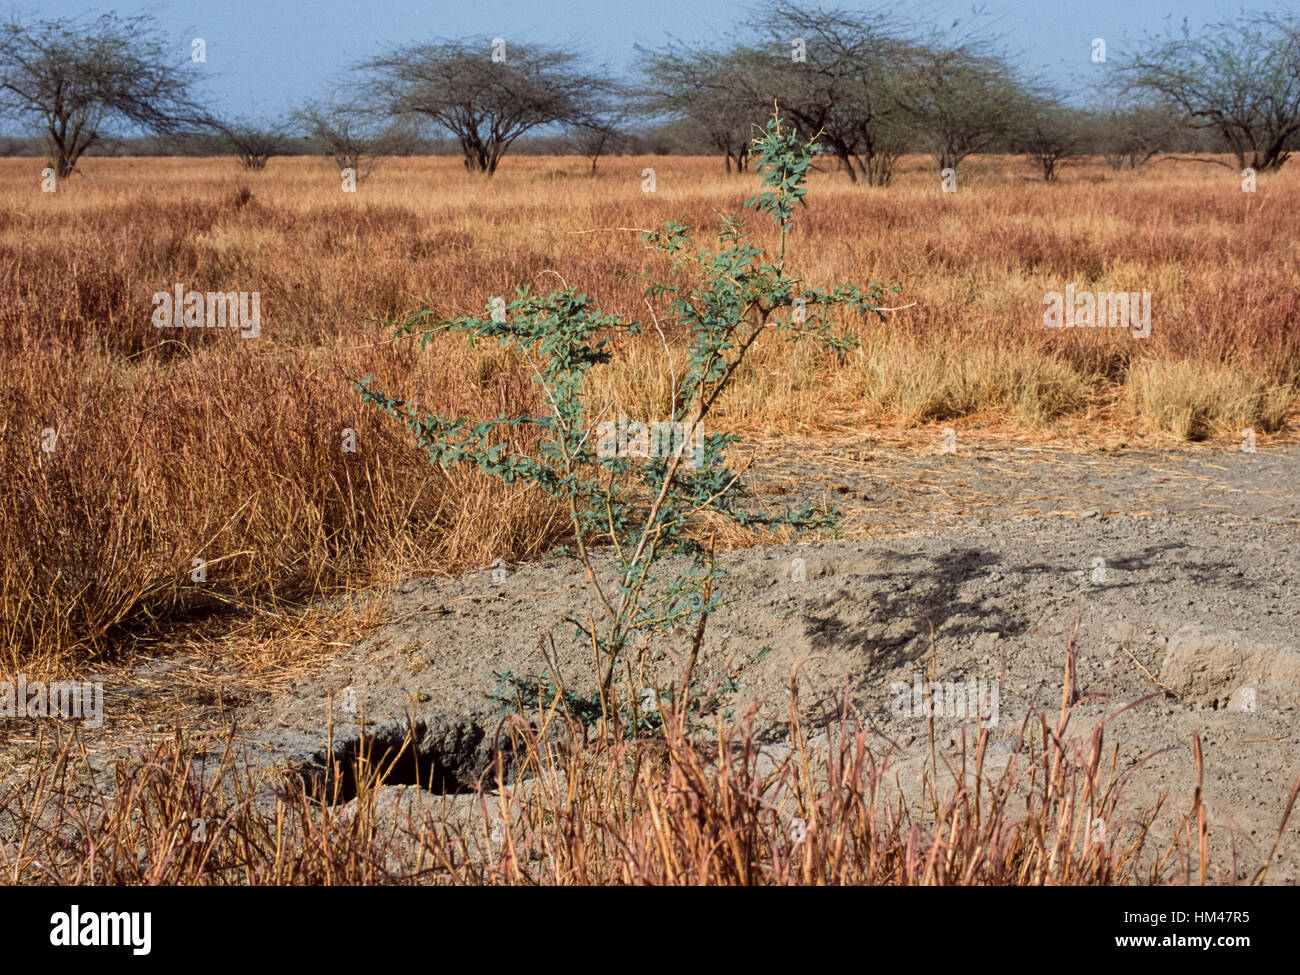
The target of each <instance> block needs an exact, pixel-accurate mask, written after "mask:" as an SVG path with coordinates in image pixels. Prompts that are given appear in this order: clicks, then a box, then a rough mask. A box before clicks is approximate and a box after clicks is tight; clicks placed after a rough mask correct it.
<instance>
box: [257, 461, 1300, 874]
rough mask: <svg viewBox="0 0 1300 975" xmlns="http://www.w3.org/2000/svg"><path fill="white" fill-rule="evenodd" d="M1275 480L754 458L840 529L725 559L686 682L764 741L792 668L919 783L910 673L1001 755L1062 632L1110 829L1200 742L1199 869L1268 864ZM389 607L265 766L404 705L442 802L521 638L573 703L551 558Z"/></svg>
mask: <svg viewBox="0 0 1300 975" xmlns="http://www.w3.org/2000/svg"><path fill="white" fill-rule="evenodd" d="M1298 477H1300V450H1297V449H1296V448H1294V447H1286V448H1279V449H1276V450H1274V451H1271V452H1270V451H1264V450H1260V451H1259V452H1257V453H1254V454H1246V453H1242V452H1240V451H1230V450H1227V449H1224V448H1219V449H1217V450H1216V449H1213V448H1202V449H1199V450H1184V451H1179V452H1174V453H1123V454H1109V455H1106V454H1101V455H1099V454H1096V453H1093V454H1088V455H1071V454H1067V453H1064V452H1050V451H1031V450H1025V451H1007V450H1005V449H1004V450H997V451H995V450H980V449H978V448H975V449H971V448H970V447H966V448H965V449H959V450H958V451H957V452H956V453H953V454H942V453H938V452H935V453H932V454H928V455H923V454H917V453H916V452H914V451H913V452H888V451H881V450H879V449H872V448H871V447H869V446H866V445H864V446H862V447H854V446H852V445H848V446H841V447H838V448H826V447H818V448H811V447H809V448H802V449H800V448H794V449H785V450H783V451H782V452H781V459H780V460H779V461H777V460H774V459H773V458H764V457H760V458H759V459H758V462H757V463H756V465H755V468H754V470H753V473H752V476H751V477H750V479H749V483H750V486H751V487H752V488H753V490H754V493H755V496H756V498H757V499H758V501H759V502H760V503H772V502H774V501H776V502H779V503H782V504H784V503H787V502H794V501H798V500H801V499H802V498H805V497H814V498H822V497H826V498H829V499H831V500H832V501H834V500H836V499H839V500H840V501H842V502H844V509H845V514H846V523H845V532H844V534H845V536H846V538H845V540H841V541H835V542H817V543H812V544H807V545H793V546H783V547H775V548H760V549H752V550H746V551H739V552H734V553H731V554H729V555H728V556H727V557H726V562H725V567H726V571H727V577H726V579H725V580H724V581H723V582H722V583H721V585H720V587H719V590H718V591H719V593H720V594H721V596H722V598H723V601H724V605H723V607H722V608H721V609H720V610H719V611H718V612H716V613H715V614H713V616H712V617H711V619H710V621H709V629H708V635H707V638H706V640H705V645H704V650H703V653H702V656H701V664H700V667H701V673H702V674H703V676H704V677H705V683H706V684H709V683H711V682H718V681H723V680H729V681H730V685H731V686H732V687H733V688H734V689H733V690H732V691H730V692H729V693H728V694H726V695H725V696H723V697H722V698H721V707H723V708H724V709H726V710H729V711H732V712H734V713H737V714H739V713H743V712H744V711H745V710H746V709H747V708H749V707H751V706H752V707H753V708H755V709H756V715H757V722H758V728H759V729H760V732H761V734H762V735H763V736H764V738H765V739H766V740H769V741H772V742H779V741H780V739H781V738H782V736H783V734H784V732H785V729H786V724H785V722H786V720H787V717H788V697H787V690H786V689H787V687H788V684H789V680H790V675H791V673H792V671H793V669H794V668H795V667H796V665H801V669H800V670H799V675H800V685H799V686H800V699H801V702H802V704H803V705H804V706H805V710H806V711H807V712H808V713H809V714H810V715H811V716H814V717H815V716H816V715H817V714H820V713H825V712H826V711H832V712H833V711H835V710H836V709H837V708H838V706H839V704H840V703H841V702H842V701H843V700H844V697H845V695H847V696H848V698H849V700H851V701H852V703H853V704H854V705H855V706H856V707H857V708H858V709H859V714H860V716H861V717H860V719H861V720H863V721H866V722H869V723H871V724H872V725H874V726H875V727H876V729H877V730H878V731H879V732H880V734H881V735H883V736H885V737H886V738H888V740H889V741H891V742H893V743H894V745H895V746H896V748H897V751H896V764H897V766H898V767H899V768H903V769H906V768H908V767H917V768H919V764H920V763H922V762H923V761H924V760H926V759H927V758H928V754H929V740H928V730H927V729H928V722H927V721H926V718H925V717H924V716H921V715H913V714H906V713H904V712H905V711H906V708H904V707H902V706H901V704H900V702H906V701H907V700H909V698H908V697H907V696H906V695H905V694H904V693H903V692H902V691H901V688H900V686H899V685H907V686H908V687H912V686H914V685H915V682H916V681H917V680H925V679H928V678H927V675H928V672H929V668H930V667H931V666H932V665H933V666H934V667H935V673H936V675H937V679H938V680H939V681H941V682H956V683H965V682H973V683H974V684H975V685H976V687H977V688H979V687H981V686H982V687H983V688H984V689H985V692H986V694H985V698H984V708H985V715H986V717H992V710H993V709H992V703H993V699H992V698H991V697H990V696H989V695H990V694H991V693H992V692H991V691H989V690H988V689H989V688H990V687H992V686H994V684H995V685H996V688H997V691H996V693H997V698H996V702H997V708H996V710H997V714H996V719H997V723H996V726H995V728H994V730H993V735H992V739H993V745H994V749H995V753H996V752H997V751H999V750H1000V751H1003V752H1005V751H1006V750H1008V749H1009V748H1010V745H1011V744H1012V743H1013V742H1014V741H1015V739H1016V738H1017V736H1018V735H1019V733H1020V728H1021V725H1022V721H1023V719H1024V718H1025V716H1026V714H1028V713H1030V712H1031V711H1045V712H1047V713H1048V714H1049V716H1055V715H1056V713H1057V712H1058V711H1059V707H1060V701H1061V696H1062V682H1063V674H1064V663H1065V658H1066V652H1067V647H1068V645H1069V643H1070V639H1071V633H1072V632H1073V630H1074V628H1075V626H1076V622H1077V627H1078V629H1077V637H1076V648H1077V654H1078V660H1079V663H1078V685H1077V690H1078V694H1079V696H1080V698H1081V702H1080V704H1079V707H1078V710H1077V711H1076V713H1075V715H1074V717H1073V719H1072V721H1071V726H1070V727H1071V729H1072V730H1073V731H1074V732H1076V733H1079V734H1082V733H1085V732H1088V731H1090V730H1091V728H1092V727H1093V725H1094V724H1095V723H1096V721H1098V720H1100V719H1101V718H1103V717H1105V716H1107V715H1112V714H1115V713H1116V712H1118V711H1120V710H1121V709H1122V708H1123V707H1124V706H1125V705H1127V704H1131V703H1133V702H1140V703H1138V704H1137V705H1136V706H1135V707H1132V708H1130V709H1128V710H1125V711H1124V712H1123V713H1122V714H1121V715H1119V716H1118V717H1116V718H1115V719H1114V720H1113V721H1112V722H1111V723H1110V724H1109V725H1108V730H1107V740H1108V741H1109V742H1110V743H1112V744H1118V745H1119V753H1118V756H1117V761H1118V766H1119V768H1121V769H1127V770H1129V771H1130V772H1131V773H1132V774H1131V776H1130V777H1129V779H1128V781H1127V784H1126V786H1125V795H1126V796H1127V801H1126V808H1127V809H1128V810H1129V811H1130V813H1131V814H1132V815H1134V816H1136V815H1137V813H1138V812H1139V811H1140V810H1141V809H1143V808H1146V807H1148V806H1150V805H1152V804H1154V802H1155V801H1156V800H1157V799H1158V798H1159V796H1160V795H1161V794H1163V793H1165V792H1166V791H1168V793H1169V800H1168V802H1167V803H1166V813H1165V814H1164V815H1162V817H1161V819H1159V820H1157V822H1156V825H1155V828H1154V829H1153V836H1154V838H1155V839H1157V840H1159V839H1161V838H1167V837H1168V836H1169V831H1170V830H1171V829H1173V828H1175V827H1176V825H1177V819H1178V818H1179V817H1181V816H1182V815H1183V814H1184V813H1185V812H1186V810H1187V809H1188V808H1189V807H1190V804H1191V797H1192V790H1193V787H1194V785H1195V768H1194V765H1193V759H1192V736H1193V734H1197V735H1199V737H1200V740H1201V743H1202V746H1203V749H1204V756H1205V795H1206V801H1207V805H1208V808H1209V810H1210V817H1211V824H1212V827H1214V828H1215V829H1216V835H1217V837H1218V840H1217V843H1216V845H1215V857H1216V862H1217V863H1218V864H1219V866H1220V867H1221V868H1223V869H1227V868H1228V863H1229V860H1230V857H1231V855H1232V849H1233V848H1235V853H1236V856H1237V858H1238V860H1239V863H1240V870H1239V872H1240V873H1241V874H1242V875H1246V874H1248V873H1249V872H1250V871H1253V869H1254V868H1256V867H1258V866H1259V865H1260V864H1261V863H1262V862H1263V860H1264V858H1265V857H1266V856H1267V852H1268V848H1269V846H1270V845H1271V843H1272V841H1273V837H1274V834H1275V831H1276V828H1277V825H1278V823H1279V822H1280V821H1281V817H1282V812H1283V808H1284V805H1285V802H1286V799H1287V795H1288V793H1289V789H1290V786H1291V783H1292V782H1293V780H1294V778H1295V776H1296V774H1297V773H1300V747H1297V746H1298V745H1300V638H1298V637H1297V632H1298V630H1300V625H1298V624H1300V604H1297V602H1296V600H1295V599H1294V593H1295V591H1296V582H1297V575H1298V574H1300V502H1298V501H1297V495H1296V491H1295V488H1294V485H1295V484H1296V483H1297V478H1298ZM799 560H802V561H799ZM672 568H673V567H672V566H670V567H668V569H667V570H666V571H671V569H672ZM800 580H802V581H800ZM391 610H392V613H393V617H394V621H393V622H392V623H390V624H389V625H387V626H386V627H384V628H382V629H381V630H379V631H377V632H376V633H375V634H373V635H372V636H371V637H370V638H368V639H367V640H365V641H363V642H362V643H361V644H359V645H357V646H356V647H354V648H352V649H350V650H348V651H345V652H344V653H342V654H340V656H339V657H338V658H337V659H336V660H335V661H334V662H333V664H332V666H331V667H330V668H328V669H327V671H326V672H325V673H322V674H319V675H314V676H312V677H309V678H304V679H302V680H300V681H298V682H296V684H295V685H294V686H293V687H292V688H291V689H290V691H289V692H288V693H287V694H286V695H283V696H281V697H280V698H279V699H278V700H277V701H275V702H274V704H273V706H272V709H271V713H270V715H269V717H270V720H268V721H264V722H263V724H264V726H265V727H266V729H267V730H268V734H267V735H266V736H265V737H262V738H261V739H260V740H261V745H262V747H264V748H266V749H267V753H268V754H267V757H268V758H271V757H272V756H278V757H279V758H280V759H281V760H283V759H284V758H285V756H286V755H288V756H296V760H299V761H303V762H309V761H310V755H311V753H312V752H313V751H316V752H319V749H320V747H321V745H322V744H323V738H322V729H323V727H324V724H325V712H326V706H327V695H330V694H332V695H333V700H334V702H335V707H336V708H337V707H338V705H339V702H340V701H342V700H344V699H345V698H350V699H352V700H355V701H356V704H357V708H358V711H360V710H362V709H364V712H365V714H366V718H367V721H368V723H369V722H373V723H374V728H378V729H383V728H385V727H394V728H396V727H398V726H400V725H401V724H402V723H404V720H405V719H404V715H407V714H408V713H413V714H415V715H416V717H417V719H418V720H420V721H421V722H422V728H423V729H424V733H425V739H426V740H425V747H427V748H428V749H429V750H430V751H431V752H432V753H433V754H441V755H442V756H443V761H442V769H443V773H444V774H443V775H442V777H441V779H440V781H441V782H442V784H443V786H444V787H445V788H452V789H454V788H458V787H463V786H465V785H466V784H467V783H468V782H469V781H471V780H472V779H473V777H474V776H475V775H476V774H477V772H478V771H481V770H482V769H484V768H485V767H486V765H487V762H488V760H489V757H490V755H491V741H492V734H493V730H494V728H495V727H496V720H497V718H496V715H497V710H496V706H495V705H494V704H493V702H490V701H489V700H488V699H487V697H486V692H487V691H489V690H490V689H491V688H492V686H493V684H492V680H491V678H490V674H491V672H492V671H503V670H510V671H513V672H515V673H516V674H545V673H546V662H545V660H544V657H543V654H542V652H541V650H540V649H539V646H538V634H539V632H541V633H546V634H548V635H549V636H553V637H554V639H555V646H556V650H557V661H558V665H559V668H560V671H561V673H562V674H563V676H564V678H565V680H566V682H568V683H569V684H570V685H572V686H574V687H577V688H579V689H589V688H590V687H591V686H592V681H591V679H590V675H591V673H592V671H593V667H592V661H591V650H590V647H589V646H584V645H583V644H582V643H581V642H580V641H579V640H577V639H576V638H575V636H574V634H573V631H572V628H571V627H569V626H568V625H566V624H563V623H560V622H559V621H558V617H559V616H560V615H561V614H563V613H570V614H573V615H580V616H585V615H586V614H587V613H588V612H594V611H595V604H594V601H593V600H592V599H591V598H590V597H589V594H588V589H587V585H586V583H585V580H584V577H583V575H582V574H581V572H580V570H579V568H578V567H577V566H576V564H574V563H571V562H557V563H553V564H543V565H530V566H516V567H512V568H511V569H510V571H509V573H508V574H507V576H506V577H505V579H504V580H502V581H500V582H497V581H494V580H493V577H492V574H491V572H490V571H489V570H484V571H481V572H478V573H472V574H469V575H467V576H465V577H462V578H459V579H456V580H452V581H447V580H408V581H407V582H406V583H404V584H403V585H402V586H400V587H399V588H398V590H397V591H396V592H395V593H394V594H393V596H392V604H391ZM931 632H933V641H932V637H931ZM685 649H686V646H685V643H684V642H683V643H678V644H676V645H674V644H672V643H665V644H663V645H655V646H652V647H650V648H649V649H648V651H647V653H646V654H645V656H644V658H643V660H642V661H641V662H640V663H639V667H638V669H639V676H640V678H641V679H642V680H644V681H645V682H646V683H648V684H657V685H660V686H662V685H664V684H666V683H667V682H668V681H670V680H672V679H674V678H675V677H677V676H678V674H679V672H680V667H681V662H682V655H683V653H684V651H685ZM932 653H933V655H934V659H933V661H931V654H932ZM259 716H262V717H265V716H266V712H265V711H263V710H262V709H261V708H258V709H257V710H256V711H251V710H250V711H249V713H248V714H247V715H246V719H247V720H256V719H257V718H258V717H259ZM335 721H336V726H335V732H334V733H335V736H336V740H344V741H346V740H347V739H348V737H349V735H355V731H356V726H355V723H350V721H354V719H350V718H349V715H348V714H347V713H343V712H340V711H337V710H336V713H335ZM937 727H938V729H939V735H940V741H939V745H940V748H941V749H944V748H946V749H947V750H948V751H949V752H952V751H955V750H956V749H957V748H958V747H959V746H960V739H961V737H962V732H963V729H964V731H965V733H966V735H967V736H968V738H973V735H974V731H975V727H976V725H975V722H974V720H973V719H970V718H966V719H963V718H961V717H957V716H947V717H940V718H938V719H937ZM256 737H257V736H255V738H256ZM1287 832H1288V836H1287V838H1286V840H1285V841H1284V843H1283V846H1282V849H1281V852H1280V854H1279V857H1278V861H1277V862H1276V863H1275V865H1274V867H1273V873H1272V874H1271V875H1270V879H1271V880H1273V881H1275V882H1283V883H1294V882H1295V880H1296V878H1297V876H1300V823H1296V822H1293V823H1292V825H1291V827H1290V828H1289V829H1288V831H1287Z"/></svg>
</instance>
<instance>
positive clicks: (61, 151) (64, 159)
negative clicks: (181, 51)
mask: <svg viewBox="0 0 1300 975" xmlns="http://www.w3.org/2000/svg"><path fill="white" fill-rule="evenodd" d="M169 47H170V45H168V44H167V42H166V41H164V40H163V39H162V38H161V35H160V33H159V31H158V28H157V26H156V24H155V22H154V20H153V19H152V18H151V17H150V16H148V15H139V16H133V17H127V18H120V17H118V16H117V14H114V13H107V14H102V15H100V16H98V17H95V18H93V19H87V18H84V17H75V18H59V19H51V20H39V21H35V22H33V23H22V22H21V21H19V20H18V19H16V18H15V19H13V20H10V21H9V22H8V23H6V24H4V25H2V26H0V111H3V112H5V113H6V114H8V115H10V116H11V117H14V118H18V119H23V120H33V119H35V120H38V121H39V122H40V124H41V126H42V128H43V130H44V135H45V140H46V143H47V145H48V147H49V154H50V159H49V162H50V165H51V167H53V169H54V171H55V174H56V176H58V177H59V178H60V179H62V178H66V177H68V176H70V175H71V174H72V173H73V172H75V171H76V168H77V161H78V160H79V159H80V158H81V157H82V155H83V154H84V153H85V152H86V150H87V149H89V148H90V147H91V146H93V145H95V143H97V142H99V141H101V140H102V139H103V137H104V136H105V127H107V126H112V125H114V124H119V125H124V126H126V127H136V128H141V129H145V130H148V131H152V132H156V133H170V132H174V131H176V130H177V129H179V128H182V127H184V126H187V125H202V124H204V123H205V122H206V121H207V116H206V115H205V114H204V113H203V111H202V110H201V109H200V107H199V106H198V104H197V103H196V102H195V101H194V100H193V98H192V97H191V86H192V81H193V78H192V76H190V75H188V74H187V73H186V72H185V71H184V70H183V69H182V68H181V67H180V62H178V63H176V64H173V63H171V62H170V61H169V57H168V49H169Z"/></svg>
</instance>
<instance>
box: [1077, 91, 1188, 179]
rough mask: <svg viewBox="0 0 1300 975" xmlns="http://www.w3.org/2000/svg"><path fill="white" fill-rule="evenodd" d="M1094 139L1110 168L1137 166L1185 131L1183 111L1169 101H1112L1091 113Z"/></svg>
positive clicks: (1136, 167)
mask: <svg viewBox="0 0 1300 975" xmlns="http://www.w3.org/2000/svg"><path fill="white" fill-rule="evenodd" d="M1094 125H1095V133H1096V134H1095V137H1094V138H1095V143H1096V145H1097V148H1098V149H1099V150H1100V152H1101V154H1102V156H1103V157H1105V159H1106V164H1107V165H1108V166H1110V168H1111V169H1114V170H1121V169H1140V168H1141V167H1143V166H1145V165H1146V164H1147V163H1148V162H1150V161H1151V159H1152V158H1154V157H1155V156H1157V155H1158V154H1160V153H1161V152H1168V151H1170V150H1172V149H1173V148H1175V145H1176V143H1177V142H1178V140H1179V139H1180V138H1181V137H1183V136H1185V135H1186V134H1187V124H1186V119H1185V117H1184V115H1183V113H1182V112H1181V111H1180V110H1179V109H1178V108H1177V107H1176V106H1173V105H1170V104H1169V103H1168V102H1157V101H1147V102H1134V103H1129V104H1124V103H1122V102H1117V101H1112V102H1111V103H1110V104H1109V105H1105V106H1103V108H1101V109H1100V110H1099V111H1098V112H1097V113H1095V114H1094Z"/></svg>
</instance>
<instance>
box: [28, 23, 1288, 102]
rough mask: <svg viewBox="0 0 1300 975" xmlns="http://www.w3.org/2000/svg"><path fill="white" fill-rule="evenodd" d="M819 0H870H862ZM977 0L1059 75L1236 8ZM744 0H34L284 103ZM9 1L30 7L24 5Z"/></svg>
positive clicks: (1009, 40) (598, 54) (602, 50)
mask: <svg viewBox="0 0 1300 975" xmlns="http://www.w3.org/2000/svg"><path fill="white" fill-rule="evenodd" d="M826 5H828V6H839V7H843V8H846V9H863V8H866V7H870V6H872V5H871V4H867V3H862V2H860V0H839V2H830V3H828V4H826ZM890 6H892V7H894V8H898V7H902V6H905V5H903V4H898V3H895V4H891V5H890ZM978 6H979V7H980V9H981V10H982V11H983V14H982V17H981V18H980V19H981V20H982V22H983V23H985V24H986V25H987V28H988V30H989V31H990V32H992V33H996V34H998V35H1000V36H1001V37H1002V38H1003V40H1004V42H1005V44H1006V46H1007V47H1008V48H1010V49H1012V50H1013V51H1015V52H1017V53H1018V54H1019V55H1020V56H1022V57H1023V63H1022V66H1023V67H1024V68H1026V69H1029V70H1031V71H1037V72H1040V73H1041V74H1043V75H1045V76H1046V77H1047V78H1049V79H1050V80H1052V81H1054V82H1056V83H1057V84H1060V85H1062V86H1065V87H1067V88H1082V87H1084V86H1086V85H1088V84H1089V82H1090V81H1091V80H1094V79H1095V78H1096V77H1097V73H1098V72H1099V71H1100V70H1104V69H1103V68H1101V66H1098V65H1094V64H1093V63H1092V62H1091V61H1090V59H1089V54H1090V50H1091V48H1090V43H1091V41H1092V39H1093V38H1094V37H1103V38H1105V39H1106V42H1107V45H1108V51H1109V52H1114V51H1116V50H1117V49H1118V48H1121V47H1122V46H1123V43H1124V41H1125V39H1136V38H1139V37H1142V36H1144V35H1145V34H1148V33H1151V32H1157V31H1163V30H1164V29H1166V27H1168V28H1170V29H1175V28H1176V27H1177V25H1178V24H1180V23H1181V21H1182V19H1183V18H1184V17H1187V18H1188V20H1189V21H1190V22H1191V23H1192V24H1193V25H1194V26H1195V25H1199V24H1203V23H1206V22H1213V21H1217V20H1220V19H1223V18H1225V17H1232V16H1234V15H1235V14H1237V13H1238V12H1239V11H1240V10H1241V8H1242V5H1241V4H1240V3H1239V2H1233V3H1229V2H1222V0H1180V2H1167V0H988V2H985V3H982V4H978ZM1247 6H1248V7H1249V8H1251V9H1258V8H1264V9H1270V8H1271V9H1277V8H1278V6H1279V4H1278V3H1277V2H1275V0H1256V2H1254V3H1249V4H1247ZM747 7H748V5H747V4H746V3H743V2H733V0H470V2H460V3H448V2H445V0H209V2H204V3H199V2H170V3H158V2H153V3H127V2H119V3H106V4H103V5H92V4H89V3H86V2H84V0H83V2H69V0H42V2H41V3H40V4H39V6H38V7H37V8H36V10H37V11H39V15H40V16H44V17H62V16H75V15H78V14H82V13H86V12H88V11H92V10H93V11H98V10H104V9H113V10H116V11H118V12H119V13H121V14H127V13H138V12H150V13H153V14H154V15H155V17H156V18H157V19H158V21H159V23H160V24H161V25H162V27H163V29H164V31H165V32H166V34H167V36H168V37H169V38H174V39H175V42H176V44H177V52H178V57H187V56H188V55H189V51H190V41H191V38H193V37H202V38H203V39H204V41H205V42H206V44H207V63H206V64H204V65H195V70H196V71H201V72H203V73H204V74H205V75H207V76H208V78H207V82H206V85H205V89H204V90H205V92H207V93H208V95H209V99H208V100H209V103H210V104H211V106H212V107H213V108H215V109H217V110H219V111H223V112H235V113H240V114H254V115H258V114H280V113H282V112H285V111H287V110H289V109H291V108H293V107H295V106H296V105H298V104H300V103H301V102H302V101H303V100H305V99H307V98H310V97H313V96H317V95H321V94H324V93H325V91H326V90H327V89H328V88H329V87H330V85H331V84H333V83H334V82H336V81H341V80H342V79H343V77H344V74H343V73H342V71H341V69H342V68H343V67H344V66H346V65H348V64H351V63H353V62H355V61H357V60H359V59H361V58H364V57H366V56H368V55H370V54H372V53H374V52H375V51H377V50H378V49H380V48H381V47H382V46H384V45H388V44H401V43H408V42H411V41H418V40H428V39H431V38H434V37H462V36H471V35H474V36H477V35H487V36H489V37H497V36H499V37H504V38H505V39H506V40H507V43H508V42H509V40H510V39H511V38H519V39H521V40H529V41H534V42H543V43H563V44H568V45H572V46H573V47H575V48H576V49H578V50H579V51H581V52H583V53H584V54H587V55H589V56H590V58H591V60H592V61H593V62H594V63H605V64H608V65H609V66H610V67H611V68H613V69H615V70H617V71H622V70H624V69H626V68H627V67H628V66H629V65H630V64H631V62H632V60H633V57H634V54H635V52H634V49H633V45H635V44H641V45H644V46H651V47H653V46H656V45H660V44H663V43H665V42H667V41H669V40H671V39H674V38H676V39H679V40H682V41H688V42H690V41H709V40H716V39H721V38H724V37H727V36H729V35H730V33H731V31H732V30H734V28H735V27H736V26H737V24H738V23H739V22H740V21H742V20H743V19H745V16H746V12H747ZM906 7H907V9H908V10H909V11H910V12H911V17H912V18H914V19H916V20H918V21H921V22H923V23H927V24H933V25H938V26H943V27H948V26H949V25H951V24H952V22H953V21H954V20H957V19H961V20H962V21H969V20H970V19H971V14H972V9H973V6H972V3H971V0H963V2H957V0H915V2H913V3H911V4H910V5H906ZM9 9H10V10H12V11H16V12H18V13H21V14H26V15H29V16H30V15H31V14H32V13H33V10H32V8H31V7H30V6H26V7H25V6H22V5H17V6H11V7H10V8H9Z"/></svg>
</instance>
